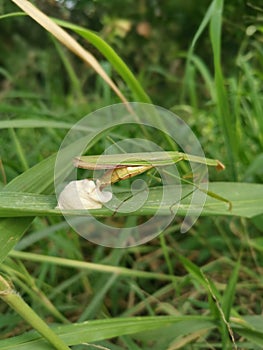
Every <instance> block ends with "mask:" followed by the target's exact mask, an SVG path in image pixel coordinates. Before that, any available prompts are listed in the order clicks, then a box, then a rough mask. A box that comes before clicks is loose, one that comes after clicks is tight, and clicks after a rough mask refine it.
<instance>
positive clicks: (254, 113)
mask: <svg viewBox="0 0 263 350" xmlns="http://www.w3.org/2000/svg"><path fill="white" fill-rule="evenodd" d="M223 5H224V2H223V1H219V0H214V1H211V4H210V7H209V8H208V9H207V11H206V13H205V14H204V16H203V19H202V18H200V26H199V28H197V29H196V32H195V35H194V36H193V40H192V42H189V45H188V47H189V50H188V51H187V52H186V51H184V50H181V51H178V57H177V58H178V60H184V63H185V67H184V68H185V69H184V68H183V69H182V68H181V70H182V71H181V72H180V73H181V74H183V76H184V82H183V86H181V85H177V86H176V87H177V88H178V90H177V91H180V88H181V93H178V94H177V96H176V97H174V89H171V91H170V94H167V89H165V93H164V94H163V93H162V88H160V89H159V92H160V96H159V98H160V99H163V105H164V106H166V107H167V105H168V106H169V107H170V108H171V110H172V111H174V112H176V113H178V115H180V116H181V117H182V118H183V119H184V120H185V121H186V122H187V123H188V125H189V126H190V127H191V128H192V130H194V132H195V133H196V134H197V136H198V138H199V140H200V142H201V144H202V147H203V149H204V150H205V153H206V156H207V157H209V158H214V159H220V160H221V161H222V162H223V163H225V165H226V171H225V172H220V173H217V172H216V171H214V170H211V172H210V180H211V182H210V188H209V189H210V190H211V191H212V192H213V193H214V194H217V195H218V196H221V197H224V198H227V199H229V200H230V201H231V203H232V210H231V211H230V210H229V208H228V205H227V203H225V202H223V201H220V200H219V199H220V198H219V197H215V196H214V197H209V196H208V201H207V203H206V205H205V206H204V211H203V216H201V217H200V218H199V219H198V221H197V222H196V223H195V225H194V226H193V227H192V228H191V229H190V230H189V231H188V232H187V233H185V234H181V233H180V229H181V223H182V220H183V216H184V215H185V213H186V211H187V210H188V209H189V197H187V196H185V197H184V199H183V201H182V203H181V204H182V206H181V208H180V210H179V212H178V215H177V216H176V217H175V219H174V220H173V222H172V223H171V224H170V226H169V227H167V228H166V229H165V230H164V231H163V232H162V233H161V234H160V235H159V236H158V237H155V238H154V239H153V240H151V241H150V242H148V243H146V244H143V245H140V246H136V247H128V248H126V249H116V248H115V249H111V248H107V247H104V246H100V245H95V244H92V243H91V242H89V241H86V240H85V239H83V238H82V237H81V236H79V235H78V234H77V233H76V232H74V230H73V229H72V228H71V227H70V226H68V224H67V223H66V222H65V221H64V220H63V218H62V217H61V215H60V213H59V211H58V210H55V209H54V206H55V205H56V199H55V196H54V183H53V181H54V179H53V177H54V164H55V159H56V152H57V151H58V149H59V147H60V144H61V142H62V140H63V138H64V136H65V134H66V133H67V131H68V129H70V128H71V126H72V125H74V124H75V123H76V122H77V121H78V120H80V119H81V118H82V117H83V116H84V115H86V114H88V113H90V112H92V111H94V110H96V109H98V108H101V107H102V106H105V105H108V104H112V103H116V102H119V99H118V98H117V97H116V95H115V93H114V92H113V91H112V90H111V89H110V88H109V86H108V85H107V84H106V83H105V82H104V81H103V80H102V78H101V77H99V76H98V75H97V74H95V73H93V72H92V71H91V70H90V68H87V67H86V66H84V65H82V63H81V62H80V61H79V60H78V61H75V60H74V57H73V56H70V55H69V53H68V52H67V51H65V50H64V48H63V47H62V46H60V44H58V43H55V42H54V40H53V39H52V40H51V39H50V37H49V36H48V35H47V34H46V32H45V31H44V30H43V29H41V31H40V32H39V33H38V35H40V36H41V38H42V40H43V45H44V44H45V42H46V41H47V42H48V45H47V47H48V50H47V49H46V51H45V50H44V49H41V48H40V47H37V48H36V47H34V45H33V44H32V47H31V46H30V44H29V43H26V42H23V41H22V40H17V39H16V35H17V33H16V32H15V31H14V32H12V34H13V36H12V44H13V45H14V47H15V48H16V50H15V49H14V50H13V51H11V52H10V51H8V47H6V46H3V50H6V51H5V52H8V53H9V56H8V55H6V57H5V64H4V66H3V68H1V70H0V74H1V77H2V79H3V80H4V82H5V84H4V85H3V86H4V89H3V92H2V93H1V94H2V95H1V101H0V113H1V120H0V143H1V150H0V152H1V153H0V157H1V158H0V160H1V162H0V180H1V183H0V190H1V197H0V217H1V218H0V232H1V235H0V244H1V250H0V260H1V267H0V269H1V283H0V288H1V292H0V297H1V299H2V301H1V304H0V311H1V312H0V332H1V340H0V347H1V349H16V350H18V349H21V350H22V349H31V348H32V349H36V348H37V349H53V348H56V349H68V348H69V347H71V348H72V349H85V348H89V347H90V348H96V346H97V347H99V346H100V348H106V349H113V350H114V349H116V350H118V349H135V350H137V349H143V350H148V349H170V350H172V349H178V348H181V349H205V348H214V349H229V348H236V349H252V348H253V349H261V348H262V346H263V341H262V339H263V333H262V329H263V318H262V297H261V294H262V293H261V291H262V284H263V281H262V277H261V276H262V267H261V266H262V265H263V261H262V251H263V240H262V238H261V235H262V227H263V219H262V218H263V215H262V208H263V205H262V198H263V196H262V188H263V185H262V180H263V173H262V169H263V156H262V145H263V119H262V112H263V111H262V106H263V95H262V73H261V72H262V68H263V52H262V49H261V47H260V42H261V40H262V30H261V31H260V28H261V27H260V25H259V26H258V28H259V29H258V32H257V33H256V34H255V35H254V36H251V37H249V36H247V35H244V38H243V40H242V42H240V47H239V50H238V52H237V53H236V57H235V59H234V60H233V59H232V60H229V61H228V62H227V63H228V65H226V64H225V61H224V59H225V58H228V51H227V48H225V47H224V46H223V44H222V31H223V30H224V25H226V24H225V22H224V20H223V17H222V16H223V14H224V9H223ZM15 11H17V9H15ZM15 20H19V21H21V22H20V23H22V24H23V25H25V28H26V30H28V31H31V27H30V26H33V28H34V30H35V31H38V30H39V27H38V25H37V24H34V23H33V22H30V26H28V23H29V18H28V17H25V16H19V14H14V16H13V15H12V14H11V15H10V16H5V17H3V18H2V19H1V23H2V24H3V26H4V24H5V25H8V24H7V23H9V25H12V24H13V23H14V22H13V21H15ZM56 22H57V23H59V24H63V26H64V27H65V28H68V29H71V30H73V32H74V33H75V34H78V35H80V36H81V37H82V39H81V40H84V42H83V41H82V43H84V44H83V45H84V46H85V45H87V42H89V45H90V46H88V47H89V48H91V50H93V47H95V48H96V50H98V52H99V54H98V55H99V57H100V62H101V63H102V67H104V68H105V71H106V72H107V73H108V74H109V76H110V77H111V78H112V79H114V81H115V82H117V85H118V87H119V88H120V90H121V92H122V94H124V96H125V97H126V98H128V99H129V100H133V99H136V100H137V101H140V102H149V101H150V100H152V101H153V103H154V102H155V101H154V94H153V96H151V89H149V92H148V91H145V90H144V89H143V86H151V81H152V80H151V79H153V81H154V79H156V71H155V72H153V71H152V70H151V69H152V67H147V62H146V63H145V65H144V66H142V67H141V73H140V81H139V79H138V78H136V76H135V74H133V73H132V71H133V69H129V68H128V67H127V65H125V63H124V62H123V60H122V59H121V56H122V55H121V53H119V52H118V50H117V49H115V50H114V49H113V47H111V46H109V45H108V44H107V43H106V42H105V41H103V40H102V38H101V37H100V35H97V34H95V33H94V32H92V31H90V30H89V29H87V28H81V27H80V26H78V25H76V24H72V23H68V22H66V21H63V22H62V21H60V20H56ZM253 24H255V25H258V24H257V23H256V20H255V23H253ZM11 28H12V27H11ZM232 30H234V28H232ZM204 36H205V38H206V45H208V44H207V43H209V50H210V51H211V61H210V62H207V60H206V58H205V55H204V56H202V54H200V53H198V45H199V42H200V40H201V39H202V37H204ZM167 39H169V38H167ZM123 41H124V39H123ZM51 45H52V46H51ZM122 49H123V52H124V53H125V49H126V48H125V46H124V47H122ZM30 50H32V51H30ZM209 50H208V51H209ZM3 52H4V51H3ZM32 52H33V55H32ZM34 55H35V56H34ZM25 57H26V58H27V59H25ZM54 58H55V59H54ZM29 59H31V61H30V60H29ZM28 60H29V61H28ZM25 62H30V64H28V65H27V64H25ZM231 62H232V66H231ZM229 66H230V67H231V69H230V68H229ZM148 68H149V69H148ZM158 69H159V72H163V79H164V82H165V83H164V84H166V83H167V84H168V85H169V84H172V80H171V79H170V78H168V77H169V76H170V74H169V72H168V71H166V68H165V67H162V66H159V67H158ZM54 73H55V74H54ZM169 79H170V80H169ZM174 81H175V84H177V82H178V81H177V79H175V80H174ZM180 84H181V83H180ZM87 87H89V88H88V89H87ZM173 100H174V103H172V104H171V101H173ZM89 127H90V130H89V132H90V134H92V132H94V130H97V128H98V127H100V120H96V121H95V122H94V125H93V124H91V125H89ZM146 131H147V130H146ZM147 135H148V137H151V133H148V134H147ZM149 135H150V136H149ZM143 136H145V130H141V129H140V128H132V127H131V128H121V127H120V128H119V129H118V130H111V132H110V133H109V134H108V137H104V136H103V135H100V136H99V137H97V138H96V139H95V140H94V142H93V143H92V144H91V146H90V150H89V152H90V154H100V153H101V152H102V151H103V150H104V149H105V148H107V147H108V146H109V145H111V144H112V143H114V142H118V141H119V140H122V139H126V138H136V137H143ZM151 139H152V141H156V140H157V139H158V144H159V145H160V146H162V147H164V148H167V147H168V146H169V140H167V139H162V138H161V137H159V135H157V136H154V137H152V138H151ZM185 170H187V166H184V165H183V166H182V169H180V171H181V172H182V173H183V172H184V171H185ZM63 172H64V169H61V174H60V175H61V176H63ZM144 179H145V180H147V181H149V183H152V184H153V187H154V185H156V184H157V185H158V179H156V175H155V173H151V174H149V175H146V176H145V177H144ZM186 179H187V177H186ZM128 186H129V183H127V182H124V183H120V184H119V186H118V187H117V191H120V192H121V193H120V195H121V196H124V197H125V196H127V195H128V196H129V188H128ZM188 186H189V184H184V191H187V189H188ZM159 190H160V188H159V187H158V186H157V187H154V188H153V189H152V192H151V197H150V198H149V200H148V202H146V205H145V206H144V207H143V208H142V209H141V210H140V211H138V212H136V213H133V214H132V215H129V216H125V217H123V216H121V215H119V216H118V215H113V216H112V212H111V211H109V210H108V209H105V208H102V209H99V210H98V211H94V214H95V215H98V216H99V217H100V220H106V222H108V223H111V222H114V223H117V224H118V226H119V228H120V229H124V228H127V227H129V226H133V225H134V224H136V222H138V220H139V221H140V220H142V219H144V218H145V216H147V215H151V214H152V213H154V211H155V210H156V207H155V206H158V203H159V201H160V195H159V192H158V191H159ZM147 203H148V204H147ZM163 211H164V212H163V215H166V214H170V202H169V204H167V206H166V207H163ZM135 214H136V215H135ZM44 338H45V339H46V340H45V339H44ZM47 341H48V343H47ZM87 343H88V344H89V346H88V345H86V344H87ZM49 344H52V345H49Z"/></svg>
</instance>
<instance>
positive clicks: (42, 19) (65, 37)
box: [12, 0, 127, 103]
mask: <svg viewBox="0 0 263 350" xmlns="http://www.w3.org/2000/svg"><path fill="white" fill-rule="evenodd" d="M12 1H13V2H14V3H15V4H16V5H17V6H18V7H20V8H21V9H22V10H23V11H24V12H26V13H27V14H28V15H29V16H30V17H31V18H33V19H34V20H35V21H36V22H37V23H39V24H40V25H41V26H42V27H43V28H45V29H46V30H47V31H48V32H50V33H51V34H52V35H54V36H55V37H56V38H57V39H58V40H59V41H60V42H61V43H62V44H63V45H64V46H65V47H67V48H68V49H69V50H70V51H72V52H74V54H75V55H77V56H79V57H80V58H81V59H82V60H83V61H84V62H86V63H87V64H88V65H89V66H91V67H92V68H93V69H94V71H95V72H97V73H98V74H99V75H100V76H101V77H102V78H103V79H104V80H105V82H106V83H107V84H108V85H109V86H110V87H111V88H112V90H113V91H114V92H115V93H116V95H117V96H118V97H119V98H120V99H121V101H122V102H123V103H127V100H126V98H125V97H124V95H123V94H122V92H121V91H120V90H119V89H118V87H117V86H116V85H115V83H114V82H113V81H112V80H111V79H110V78H109V76H108V75H107V74H106V73H105V71H104V70H103V69H102V67H101V65H100V64H99V62H98V61H97V59H96V58H95V57H94V56H93V55H92V54H91V53H89V52H88V51H87V50H85V49H84V48H83V47H82V46H81V45H80V44H79V43H78V42H77V41H76V40H75V39H73V37H72V36H70V35H69V34H68V33H67V32H66V31H65V30H64V29H62V28H61V27H59V26H58V25H57V24H56V23H55V22H54V21H52V20H51V19H50V18H49V17H48V16H46V15H45V14H44V13H43V12H41V11H40V10H39V9H38V8H36V7H35V6H34V5H33V4H31V3H30V2H29V1H27V0H12Z"/></svg>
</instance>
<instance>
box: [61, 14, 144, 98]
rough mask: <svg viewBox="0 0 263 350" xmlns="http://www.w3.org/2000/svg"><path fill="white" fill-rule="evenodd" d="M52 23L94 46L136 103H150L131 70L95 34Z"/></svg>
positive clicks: (70, 25) (66, 24) (73, 26)
mask: <svg viewBox="0 0 263 350" xmlns="http://www.w3.org/2000/svg"><path fill="white" fill-rule="evenodd" d="M54 21H55V22H56V23H57V24H59V25H60V26H62V27H64V28H68V29H71V30H73V31H74V32H75V33H78V34H79V35H81V36H82V37H83V38H85V39H86V40H87V41H89V42H90V43H91V44H92V45H94V46H95V47H96V48H97V49H98V50H99V51H100V53H101V54H103V55H104V57H106V58H107V60H108V61H109V62H110V63H111V64H112V66H113V67H114V69H115V70H116V71H117V72H118V73H119V74H120V76H121V77H122V78H123V80H124V81H125V82H126V83H127V85H128V86H129V87H130V89H131V91H132V93H133V95H134V98H135V100H136V101H139V102H145V103H151V99H150V97H149V96H148V95H147V94H146V92H145V91H144V89H143V88H142V86H141V85H140V83H139V81H138V80H137V79H136V78H135V76H134V75H133V73H132V72H131V70H130V69H129V68H128V66H127V65H126V64H125V63H124V61H123V60H122V59H121V58H120V56H119V55H118V54H117V53H116V52H115V51H114V50H113V49H112V47H111V46H109V45H108V44H107V43H106V42H105V41H104V40H103V39H101V38H100V37H99V36H98V35H97V34H95V33H94V32H92V31H91V30H88V29H86V28H83V27H80V26H78V25H75V24H72V23H68V22H65V21H61V20H58V19H54Z"/></svg>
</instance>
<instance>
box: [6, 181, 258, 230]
mask: <svg viewBox="0 0 263 350" xmlns="http://www.w3.org/2000/svg"><path fill="white" fill-rule="evenodd" d="M40 180H41V178H40ZM35 186H37V184H35V185H34V188H35ZM39 187H41V186H40V184H39ZM42 189H44V187H42ZM178 189H179V187H178ZM180 189H182V195H181V198H182V200H181V201H180V203H179V201H178V203H177V202H176V204H175V198H174V191H175V189H174V186H173V189H172V190H171V191H170V190H169V189H166V193H168V194H167V195H166V196H165V198H163V190H164V189H163V188H162V187H152V188H150V189H149V194H148V198H147V200H146V201H145V203H144V205H143V207H141V208H140V209H134V211H132V205H135V204H134V203H132V202H131V204H130V205H131V211H130V213H129V215H131V216H134V215H153V214H155V213H156V210H157V209H159V213H160V215H171V214H172V210H174V211H175V210H177V212H176V214H177V215H186V214H187V213H188V214H189V215H191V214H192V215H194V214H195V213H196V212H197V211H198V208H199V207H200V205H201V204H203V203H201V202H200V203H198V202H195V204H194V205H193V204H191V196H189V194H191V193H192V192H193V187H192V186H190V185H182V186H180ZM210 190H211V191H210ZM209 191H210V192H213V193H216V194H218V198H220V197H226V198H227V199H228V200H229V201H230V202H231V203H232V209H231V211H230V210H229V205H228V203H225V202H224V201H222V200H219V199H218V198H217V197H216V198H214V197H212V196H207V198H206V203H205V205H204V207H203V210H202V213H201V215H203V216H204V215H205V216H208V215H227V216H241V217H247V218H251V217H253V216H256V215H260V214H263V185H261V184H248V183H229V182H218V183H216V182H215V183H210V184H209ZM119 192H120V193H118V200H121V201H125V200H127V199H128V198H130V196H131V193H130V192H129V191H125V190H121V191H119ZM118 200H117V202H116V204H115V199H112V201H111V202H109V203H111V208H112V209H111V210H110V209H108V208H102V209H93V210H89V211H84V212H83V210H75V211H63V213H64V214H70V215H83V213H85V214H86V215H93V216H94V217H103V216H105V217H108V216H112V215H113V213H114V216H121V215H127V214H125V213H122V214H121V213H118V212H117V213H115V210H116V208H115V206H117V203H118ZM201 201H202V199H201ZM56 204H57V200H56V197H55V196H54V195H42V194H34V193H25V192H24V193H22V192H10V191H2V192H1V196H0V217H25V216H45V215H53V216H59V215H61V211H60V210H58V209H55V206H56ZM5 227H6V226H5Z"/></svg>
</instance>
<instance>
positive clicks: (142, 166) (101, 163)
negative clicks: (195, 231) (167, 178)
mask: <svg viewBox="0 0 263 350" xmlns="http://www.w3.org/2000/svg"><path fill="white" fill-rule="evenodd" d="M183 160H185V161H190V162H194V163H199V164H204V165H207V166H214V167H216V169H217V170H224V169H225V166H224V164H222V163H221V162H220V161H219V160H217V159H210V158H205V157H200V156H195V155H191V154H187V153H183V152H176V151H169V152H145V153H122V154H113V155H95V156H81V157H76V158H74V160H73V164H74V166H75V167H77V168H82V169H88V170H106V172H105V173H104V174H103V175H102V176H101V177H100V178H99V179H98V180H97V183H98V185H99V187H100V189H103V188H104V187H106V186H109V185H111V184H114V183H116V182H118V181H122V180H125V179H128V178H131V177H134V176H137V175H139V174H142V173H144V172H146V171H148V170H150V169H152V168H154V167H165V166H168V165H172V164H175V163H178V162H180V161H183ZM205 193H206V194H208V195H209V196H211V197H214V198H216V199H218V200H221V201H224V202H227V203H228V205H229V210H231V202H230V201H229V200H227V199H225V198H224V197H221V196H219V195H217V194H215V193H212V192H210V191H205Z"/></svg>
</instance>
